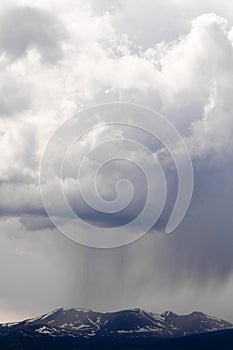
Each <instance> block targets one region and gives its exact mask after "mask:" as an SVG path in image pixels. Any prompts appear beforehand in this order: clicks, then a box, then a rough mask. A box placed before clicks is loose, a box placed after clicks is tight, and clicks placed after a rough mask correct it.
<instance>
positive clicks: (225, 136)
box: [0, 0, 233, 320]
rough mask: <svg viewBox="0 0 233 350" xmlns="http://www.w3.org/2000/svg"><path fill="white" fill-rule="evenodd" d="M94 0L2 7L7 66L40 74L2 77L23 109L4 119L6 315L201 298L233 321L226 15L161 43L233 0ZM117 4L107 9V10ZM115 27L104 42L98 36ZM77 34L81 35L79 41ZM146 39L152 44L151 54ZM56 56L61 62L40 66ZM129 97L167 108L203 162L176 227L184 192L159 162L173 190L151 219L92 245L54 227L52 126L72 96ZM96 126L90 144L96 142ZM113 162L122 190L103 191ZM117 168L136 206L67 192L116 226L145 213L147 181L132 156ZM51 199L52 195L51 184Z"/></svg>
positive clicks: (0, 41)
mask: <svg viewBox="0 0 233 350" xmlns="http://www.w3.org/2000/svg"><path fill="white" fill-rule="evenodd" d="M61 3H62V2H61ZM71 3H72V4H71ZM91 3H93V4H94V13H92V12H91V11H90V12H88V11H89V10H87V12H85V11H83V12H82V11H81V12H80V13H81V15H80V13H79V8H78V6H77V5H75V2H69V5H71V8H68V7H69V6H68V5H66V3H65V2H64V4H63V5H64V6H63V7H62V6H61V7H59V6H60V5H56V6H57V7H56V6H55V3H54V4H52V5H51V7H50V8H52V7H53V6H54V14H52V12H48V9H46V10H42V9H37V8H31V7H25V6H21V5H19V7H17V8H11V9H8V10H7V11H3V12H2V16H3V17H2V20H1V24H0V49H1V52H2V53H3V52H4V53H5V54H6V57H5V58H4V57H3V56H4V55H3V56H2V57H1V59H2V61H1V64H2V66H3V68H4V65H5V64H6V65H7V69H8V68H9V69H16V68H17V69H18V72H19V73H20V74H21V75H20V76H21V77H23V76H24V74H25V76H26V74H30V83H31V84H32V85H27V84H26V82H25V85H22V86H21V80H23V81H24V79H23V78H22V79H21V80H20V81H18V80H17V79H14V70H13V71H12V72H11V74H10V78H9V79H7V74H6V79H5V76H4V79H3V80H2V83H1V84H0V89H1V92H2V94H1V95H2V96H1V97H0V111H1V114H2V115H4V116H12V115H19V118H15V119H17V120H14V118H2V119H1V120H0V122H1V126H3V132H2V134H1V144H2V145H3V151H1V163H0V175H1V179H0V181H1V186H0V195H1V202H0V203H1V204H0V211H1V213H0V215H1V220H0V225H1V226H0V228H1V237H0V242H1V244H0V247H1V248H0V252H1V254H0V255H1V257H2V260H3V264H2V266H3V268H2V269H0V279H1V281H2V285H3V287H2V289H1V292H0V299H1V302H2V304H1V306H2V309H3V310H5V311H6V313H7V312H8V314H10V313H9V310H10V311H11V315H12V313H13V312H15V313H16V312H17V313H18V314H17V315H18V316H17V317H19V318H20V317H26V316H32V315H33V314H37V313H39V312H46V311H48V310H49V309H53V308H55V307H59V306H78V307H88V308H94V309H97V310H110V309H119V308H123V307H136V306H137V307H138V306H139V307H144V308H148V309H151V310H154V311H157V312H158V311H163V310H164V309H169V308H172V309H175V311H177V312H189V311H192V310H193V309H200V310H203V311H206V312H209V313H212V314H216V315H219V316H221V317H226V318H229V319H231V320H233V315H232V310H230V307H229V305H231V302H232V290H233V283H232V275H233V258H232V246H233V235H232V224H233V222H232V213H231V212H232V207H233V199H232V198H233V190H232V189H233V182H232V172H233V166H232V164H233V162H232V160H233V158H232V143H231V140H232V98H231V95H232V39H230V37H231V35H232V32H231V33H229V31H228V29H229V26H230V25H231V23H230V22H229V24H228V26H227V24H226V22H225V20H224V19H221V18H219V17H217V16H216V15H213V14H212V15H205V16H202V17H200V18H199V19H198V20H197V21H195V22H194V24H193V27H192V31H191V33H189V35H187V36H183V40H180V39H179V40H178V41H177V42H173V43H171V45H168V47H167V46H166V45H165V47H163V44H162V43H161V48H160V49H159V48H158V47H156V48H155V49H154V48H153V46H154V44H155V43H157V42H159V41H161V40H165V41H167V40H173V39H177V37H179V36H180V35H184V33H186V32H187V31H188V32H189V31H190V28H191V22H190V20H191V19H193V17H194V16H195V15H199V14H203V13H204V12H205V11H207V10H208V12H209V11H210V10H211V9H212V10H211V12H212V11H216V12H217V13H219V14H221V15H224V16H225V17H226V18H228V19H229V20H230V19H231V14H230V11H229V15H228V14H227V11H226V9H227V8H228V6H230V5H228V4H227V2H223V5H221V6H220V5H219V4H217V3H216V1H213V2H212V3H213V5H212V7H211V3H210V2H209V1H207V2H206V3H205V4H203V2H202V3H200V2H196V1H195V3H194V2H192V5H193V6H191V5H188V6H187V4H185V2H184V1H180V2H179V4H180V5H177V2H174V1H172V6H170V5H171V2H168V3H166V4H162V5H161V4H159V3H158V2H157V1H146V2H142V1H139V5H138V6H137V8H135V4H134V2H133V1H131V0H127V1H125V2H118V3H117V2H116V1H109V2H108V3H107V2H106V1H104V2H101V4H100V2H97V1H92V2H91ZM41 6H42V5H41ZM72 6H73V7H72ZM111 6H112V7H111ZM231 6H232V5H231ZM3 7H4V6H3ZM42 7H43V6H42ZM84 7H85V6H84ZM188 7H189V8H188ZM191 7H192V8H191ZM61 8H62V9H63V10H64V9H65V8H66V10H64V11H63V10H61ZM181 8H182V9H183V12H182V13H181V11H180V10H181ZM109 9H110V10H111V16H112V17H111V16H109V17H108V16H106V17H104V18H103V17H101V16H99V14H100V13H101V14H103V13H104V12H105V10H109ZM217 9H219V12H218V11H217ZM95 11H96V12H95ZM63 12H64V13H63ZM231 12H232V11H231ZM96 13H97V15H96ZM58 15H59V16H58ZM60 17H61V18H62V21H63V20H64V23H65V25H66V28H67V29H64V26H63V25H62V24H61V22H60V21H59V20H58V18H60ZM104 21H106V22H104ZM103 23H104V25H103ZM92 25H93V26H92ZM102 25H103V26H102ZM112 26H113V27H112ZM66 30H69V31H70V32H69V39H70V38H72V40H73V41H72V40H71V41H70V42H69V44H70V45H71V46H70V47H69V50H68V51H67V52H68V54H66V53H65V52H63V50H62V42H63V40H66V39H67V36H68V34H66ZM106 33H107V34H106ZM119 33H121V34H123V35H124V34H125V33H126V34H128V35H129V36H130V39H131V40H133V41H134V43H133V45H135V47H137V50H135V52H134V51H133V53H132V51H131V47H132V46H133V45H131V44H130V45H129V47H128V46H127V45H126V44H125V43H126V42H127V40H125V41H118V36H119ZM106 36H107V37H108V40H107V41H106V40H105V44H104V45H105V46H101V44H100V42H101V40H100V39H102V38H103V39H106ZM103 41H104V40H103ZM106 42H107V43H108V45H111V44H110V43H113V42H114V43H113V48H112V50H113V51H112V52H115V51H114V50H116V47H117V50H118V51H120V52H121V55H118V56H117V55H113V54H112V52H110V53H109V51H111V50H110V49H111V47H106ZM77 43H81V44H82V48H81V50H80V47H77V46H79V45H78V44H77ZM122 43H123V44H124V45H125V46H124V45H123V44H122ZM122 46H124V47H122ZM140 46H141V47H143V48H148V47H150V46H152V48H151V49H150V51H149V52H145V53H144V52H143V51H142V49H141V47H140ZM30 49H36V50H37V51H38V52H39V54H40V55H41V60H40V62H38V61H36V60H35V62H32V61H30V60H25V55H26V54H27V51H28V50H30ZM159 55H161V57H162V59H161V60H160V59H158V56H159ZM154 57H155V58H154ZM61 58H64V61H62V62H61V65H54V66H53V65H51V64H45V63H56V62H58V61H59V60H60V59H61ZM32 60H33V59H32ZM158 61H159V64H158ZM2 62H3V63H2ZM12 67H13V68H12ZM15 67H16V68H15ZM158 67H159V69H157V68H158ZM32 68H33V69H32ZM17 69H16V71H17ZM25 72H26V73H25ZM16 80H17V81H16ZM25 80H26V78H25ZM106 89H107V90H108V93H107V92H106ZM31 93H32V94H33V93H34V95H33V98H32V96H31ZM120 98H122V99H126V100H129V101H131V102H135V103H140V104H145V105H148V106H151V107H153V108H155V109H158V110H159V111H160V112H162V113H164V114H166V116H168V119H169V120H170V121H171V122H173V123H174V124H175V125H176V126H177V127H178V129H179V131H180V132H181V134H182V135H183V136H184V137H186V141H187V144H188V146H189V147H190V153H191V155H192V160H193V165H194V172H195V183H194V193H193V199H192V202H191V206H190V209H189V211H188V213H187V215H186V216H185V218H184V221H183V222H182V224H181V225H180V226H179V227H178V228H177V229H176V231H175V232H173V234H172V235H168V236H167V235H165V234H164V232H163V231H164V227H165V226H166V223H167V220H168V217H169V215H170V212H171V208H172V207H173V205H174V201H175V198H176V195H177V174H176V172H175V171H174V169H173V168H169V167H168V168H166V167H164V169H165V171H166V176H167V181H168V197H167V202H166V207H165V210H164V211H163V213H162V216H161V218H160V220H159V221H158V222H157V224H156V226H155V227H154V228H153V230H151V232H150V233H148V234H146V235H145V236H144V237H143V238H142V239H140V240H139V241H137V242H135V243H134V244H131V245H129V246H125V247H122V248H116V249H110V250H104V249H98V250H96V249H92V248H87V247H83V246H81V245H78V244H76V243H74V242H71V241H69V240H68V239H67V238H65V237H64V236H62V235H61V233H59V232H58V231H57V230H56V229H54V227H53V225H52V224H51V222H50V220H49V219H48V217H47V215H46V212H45V209H44V208H43V205H42V202H41V198H40V193H39V186H38V168H39V159H40V156H41V154H42V152H43V147H44V145H45V143H46V142H47V141H48V138H49V136H50V135H51V133H52V132H53V130H54V129H55V127H56V126H57V125H58V124H60V123H61V121H62V120H64V119H66V118H67V117H68V116H69V115H70V113H71V112H72V113H73V111H74V110H75V109H76V108H77V106H78V108H80V106H84V105H85V104H87V102H88V103H101V102H104V101H108V102H109V101H111V100H115V99H120ZM24 112H25V113H24ZM62 118H64V119H62ZM24 123H25V125H24ZM22 124H23V126H22ZM105 136H106V135H105ZM107 136H108V134H107ZM110 136H111V135H110ZM128 136H130V135H128ZM131 136H132V135H131ZM133 136H134V138H135V139H139V140H140V141H143V142H145V143H146V144H147V145H150V146H151V147H152V146H153V147H154V148H153V147H152V148H153V150H154V151H155V150H157V147H158V144H157V143H155V144H152V143H151V139H150V138H148V137H147V138H146V137H142V136H140V135H139V134H137V133H134V134H133ZM95 137H96V138H98V137H99V138H100V139H101V138H102V137H103V135H102V134H100V135H99V136H98V135H97V136H96V135H95ZM95 137H93V138H91V139H90V144H88V146H90V147H91V146H93V142H94V140H95ZM87 148H88V147H87ZM59 151H60V149H59V145H58V148H57V149H56V152H57V153H59ZM95 160H96V161H98V157H97V156H96V157H95ZM165 161H166V159H165ZM117 170H119V164H118V165H115V167H114V166H112V167H110V168H109V169H108V171H106V173H105V176H106V178H105V179H100V190H103V194H104V195H106V198H114V194H115V195H116V191H115V187H114V188H113V190H112V191H109V192H107V191H106V192H105V191H104V190H105V189H106V187H107V185H109V184H110V183H111V181H109V179H110V180H113V177H114V176H115V175H116V173H117ZM121 174H123V175H124V176H127V175H130V176H131V178H132V181H133V183H134V186H135V189H136V191H137V193H136V197H135V199H134V201H133V203H132V204H131V206H129V207H128V208H127V209H128V211H123V212H122V213H118V214H116V215H104V214H101V215H100V214H99V213H98V212H95V211H92V210H91V209H90V208H89V207H88V206H87V205H85V204H84V203H83V202H82V201H79V200H77V193H75V194H73V196H72V193H71V194H70V198H69V199H70V202H71V204H72V206H73V208H74V209H75V210H76V211H77V212H79V213H80V214H81V216H82V217H83V219H85V220H87V221H89V222H92V223H94V224H96V225H97V226H98V225H99V226H105V227H111V226H117V225H119V224H124V223H125V222H127V221H129V220H131V219H132V218H133V217H134V216H135V215H137V213H138V211H139V210H140V209H141V208H142V205H143V200H144V199H145V198H144V197H143V195H144V194H145V191H144V189H145V184H144V182H143V180H142V177H141V176H138V174H137V172H136V171H135V169H133V168H132V167H130V166H128V167H127V166H125V167H122V173H121ZM68 175H70V174H68ZM68 175H67V176H68ZM87 175H88V174H87ZM68 177H69V176H68ZM103 178H104V177H103ZM74 179H75V177H74ZM112 182H113V183H114V181H112ZM114 184H115V183H114ZM142 185H143V186H142ZM87 188H89V183H88V182H87ZM49 189H50V187H49ZM68 190H69V189H68ZM51 191H53V188H52V185H51ZM54 196H55V198H56V199H57V197H56V193H54ZM57 204H58V208H55V209H56V210H57V213H56V214H58V215H60V218H61V220H67V218H64V217H63V216H62V212H61V211H59V210H60V209H61V208H60V207H59V201H58V200H57ZM77 229H78V227H77ZM14 317H15V316H12V317H11V318H12V319H14ZM6 318H7V320H10V316H7V317H6Z"/></svg>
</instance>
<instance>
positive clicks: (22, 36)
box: [0, 6, 66, 63]
mask: <svg viewBox="0 0 233 350" xmlns="http://www.w3.org/2000/svg"><path fill="white" fill-rule="evenodd" d="M0 31H1V36H0V48H1V51H2V52H5V53H6V54H7V55H9V57H10V58H11V59H18V58H20V57H22V56H23V55H25V54H26V53H27V51H28V50H30V49H31V48H36V49H38V51H39V52H40V54H41V57H42V59H44V60H45V61H48V62H51V63H52V62H56V61H57V60H58V59H60V58H61V57H62V49H61V42H62V40H64V38H65V36H66V34H65V30H64V28H63V26H62V24H61V23H59V21H58V19H57V18H56V17H54V16H53V15H52V14H50V13H46V12H45V11H42V10H40V9H36V8H33V7H27V6H19V7H13V8H11V9H8V10H7V11H6V12H5V13H3V14H2V18H1V26H0Z"/></svg>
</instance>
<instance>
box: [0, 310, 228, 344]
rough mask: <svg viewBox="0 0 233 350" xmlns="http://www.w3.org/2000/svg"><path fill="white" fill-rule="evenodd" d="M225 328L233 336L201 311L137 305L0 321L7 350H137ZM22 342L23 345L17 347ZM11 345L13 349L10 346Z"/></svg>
mask: <svg viewBox="0 0 233 350" xmlns="http://www.w3.org/2000/svg"><path fill="white" fill-rule="evenodd" d="M226 330H230V331H232V336H233V324H231V323H230V322H228V321H225V320H223V319H218V318H216V317H213V316H210V315H207V314H204V313H202V312H199V311H194V312H192V313H190V314H187V315H178V314H176V313H174V312H172V311H165V312H163V313H161V314H157V313H153V312H149V311H146V310H143V309H139V308H135V309H126V310H119V311H112V312H98V311H93V310H90V309H83V308H58V309H55V310H53V311H51V312H49V313H46V314H43V315H40V316H38V317H34V318H29V319H26V320H23V321H20V322H15V323H4V324H0V348H1V349H8V347H6V345H3V344H11V347H9V349H17V350H18V349H26V350H27V349H32V348H33V349H37V347H36V346H37V344H40V347H42V346H43V347H44V348H45V349H46V346H47V345H48V344H49V346H48V349H53V346H55V344H56V346H55V348H56V349H59V346H61V349H69V348H70V349H73V347H72V346H74V348H75V349H76V348H77V349H86V348H88V346H91V348H92V349H95V348H96V349H99V348H101V349H102V348H104V347H105V346H106V347H107V348H114V346H116V347H117V344H118V345H119V348H120V349H124V346H127V349H128V348H129V349H130V346H139V345H140V347H139V349H141V348H142V346H144V345H145V346H148V347H149V346H152V345H153V344H155V343H156V344H157V343H160V345H161V344H165V343H168V344H170V343H171V342H172V344H173V343H174V342H176V341H175V339H183V338H190V337H193V336H200V337H204V334H208V336H209V334H210V333H212V334H214V333H216V332H224V331H226ZM229 334H231V333H229ZM202 335H203V336H202ZM212 336H213V335H212ZM221 336H225V333H223V335H222V334H221ZM198 339H199V338H198ZM186 341H187V340H185V342H186ZM22 342H23V343H25V342H26V345H25V344H24V345H23V347H20V346H21V344H22ZM169 342H170V343H169ZM32 343H33V344H34V345H32ZM12 344H13V345H12ZM14 344H16V345H15V346H16V347H12V346H14ZM17 344H18V345H17ZM17 346H18V347H17ZM62 346H64V347H62ZM75 346H76V347H75ZM169 346H170V345H169ZM155 349H156V348H155ZM161 349H163V348H161ZM169 349H170V348H169ZM171 349H172V348H171Z"/></svg>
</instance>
